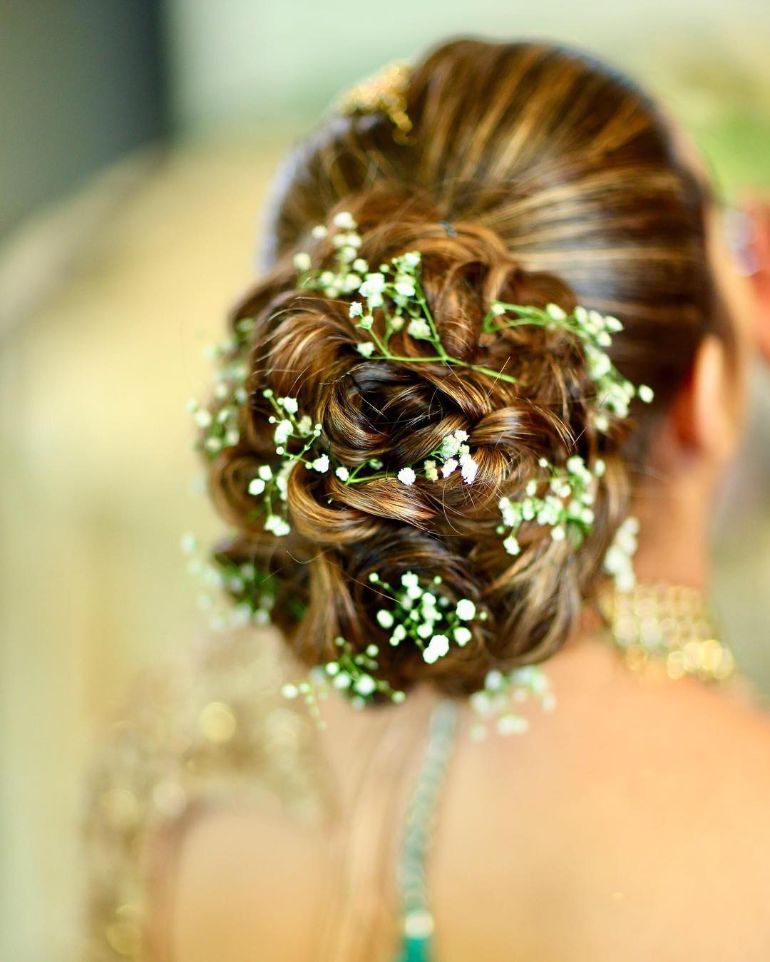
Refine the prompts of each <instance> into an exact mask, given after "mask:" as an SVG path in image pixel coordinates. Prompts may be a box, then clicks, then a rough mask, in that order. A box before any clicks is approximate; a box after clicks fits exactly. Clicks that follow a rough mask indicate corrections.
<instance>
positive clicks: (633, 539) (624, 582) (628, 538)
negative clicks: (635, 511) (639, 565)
mask: <svg viewBox="0 0 770 962" xmlns="http://www.w3.org/2000/svg"><path fill="white" fill-rule="evenodd" d="M638 535H639V521H638V520H637V519H636V518H635V517H633V516H632V515H629V516H628V517H627V518H626V519H625V521H623V522H622V524H620V526H619V527H618V530H617V531H616V532H615V537H614V539H613V542H612V544H611V545H610V547H609V549H608V550H607V554H606V555H605V556H604V571H605V572H606V574H608V575H609V576H610V577H611V578H612V579H613V581H614V582H615V587H616V588H617V590H618V591H622V592H626V591H631V590H632V589H633V588H634V586H635V585H636V575H635V573H634V563H633V559H634V555H635V554H636V549H637V543H638Z"/></svg>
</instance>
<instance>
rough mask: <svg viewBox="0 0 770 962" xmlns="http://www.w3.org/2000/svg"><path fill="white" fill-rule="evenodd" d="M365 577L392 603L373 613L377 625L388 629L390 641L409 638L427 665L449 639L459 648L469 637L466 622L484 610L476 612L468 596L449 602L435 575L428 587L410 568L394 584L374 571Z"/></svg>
mask: <svg viewBox="0 0 770 962" xmlns="http://www.w3.org/2000/svg"><path fill="white" fill-rule="evenodd" d="M369 581H370V583H371V584H372V585H374V586H376V588H377V590H378V591H380V592H381V593H382V594H383V595H385V596H386V597H387V598H388V599H389V600H390V601H391V602H392V603H393V607H392V608H390V607H388V608H380V609H379V610H378V611H377V615H376V618H377V623H378V625H379V626H380V627H381V628H382V629H384V630H385V631H388V632H390V639H389V640H390V644H391V645H394V646H397V645H400V644H402V643H403V642H409V641H411V642H412V643H414V644H415V645H416V646H417V647H418V648H419V649H420V650H421V651H422V657H423V660H424V661H425V662H427V664H429V665H432V664H433V663H434V662H436V661H438V659H439V658H443V657H444V655H446V654H448V653H449V649H450V646H451V643H452V642H454V643H455V644H456V645H458V646H459V647H460V648H462V647H464V646H465V645H467V644H468V642H469V641H470V640H471V638H472V637H473V634H472V632H471V630H470V628H469V627H468V624H469V623H470V622H472V621H474V620H480V621H484V620H485V619H486V612H483V611H482V612H480V613H477V611H476V605H475V604H474V602H473V601H471V600H470V599H469V598H462V599H461V600H460V601H458V602H457V604H456V605H454V606H453V605H452V603H451V602H450V601H449V599H448V598H447V597H446V596H445V595H444V594H443V593H442V592H441V587H440V586H441V578H440V577H439V576H436V577H435V578H433V579H432V581H431V583H430V587H429V588H426V587H424V586H423V584H422V583H421V582H420V578H419V577H418V575H417V574H415V572H413V571H407V572H405V573H404V574H403V575H402V576H401V584H400V586H399V587H398V588H393V587H392V586H391V585H389V584H388V583H387V582H386V581H383V579H382V578H381V577H380V576H379V575H378V574H377V573H372V574H371V575H369Z"/></svg>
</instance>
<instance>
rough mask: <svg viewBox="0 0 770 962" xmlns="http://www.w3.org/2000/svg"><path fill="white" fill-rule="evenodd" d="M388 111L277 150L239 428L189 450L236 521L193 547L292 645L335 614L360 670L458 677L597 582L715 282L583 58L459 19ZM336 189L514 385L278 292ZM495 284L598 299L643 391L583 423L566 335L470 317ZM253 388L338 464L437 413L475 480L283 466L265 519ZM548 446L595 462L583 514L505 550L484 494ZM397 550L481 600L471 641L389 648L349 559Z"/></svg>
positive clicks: (316, 253) (442, 316)
mask: <svg viewBox="0 0 770 962" xmlns="http://www.w3.org/2000/svg"><path fill="white" fill-rule="evenodd" d="M407 112H408V115H409V117H410V119H411V121H412V124H413V129H412V132H411V134H410V137H409V138H408V141H407V142H399V140H398V139H397V138H395V137H394V131H393V126H392V124H391V122H390V120H389V119H388V117H387V116H386V115H385V114H379V113H375V114H370V115H364V116H346V117H339V116H338V117H335V118H334V119H332V120H331V121H330V122H329V123H327V124H326V125H325V126H323V127H322V128H321V129H320V130H319V131H318V132H317V133H316V134H315V135H314V136H313V137H312V138H310V139H309V140H308V141H307V142H306V143H305V144H303V145H301V146H300V147H299V148H298V149H297V150H296V151H295V152H294V153H293V155H292V156H291V157H290V158H289V160H288V162H287V164H286V166H285V168H284V170H283V173H282V174H281V177H280V178H279V191H278V195H277V198H276V202H275V205H274V207H273V209H272V215H271V222H270V225H269V230H268V242H267V253H266V259H267V267H268V271H267V274H266V276H265V278H264V279H263V280H262V281H261V282H260V283H259V284H258V285H257V286H256V288H255V289H254V290H253V291H252V292H251V293H249V295H248V296H247V297H246V298H245V299H244V300H243V302H242V304H241V305H240V306H239V307H238V309H237V310H236V312H235V314H234V318H233V322H234V323H236V324H237V322H238V321H240V320H242V319H244V318H253V319H254V327H253V335H252V336H251V339H250V340H249V342H248V346H247V347H246V348H244V349H243V350H244V355H243V356H244V358H245V359H246V360H247V363H248V370H249V373H248V381H247V388H248V393H249V400H248V402H247V403H245V404H244V405H243V406H242V410H241V411H240V437H241V440H240V442H239V443H238V444H237V445H236V446H234V447H230V448H226V449H225V450H224V451H222V452H221V453H220V454H218V455H217V456H216V457H215V458H214V459H213V460H212V462H211V465H210V482H211V490H212V492H213V496H214V499H215V502H216V504H217V505H218V507H219V509H220V511H221V513H222V515H223V516H224V518H225V519H226V520H227V522H228V523H229V524H231V525H232V526H233V527H234V529H235V534H234V536H233V537H232V538H231V539H230V540H229V541H228V542H227V543H226V544H224V545H221V546H220V547H219V549H218V552H219V554H218V557H219V558H220V559H226V560H231V561H236V562H239V563H240V562H245V561H254V562H256V563H258V564H259V565H260V566H262V567H263V568H265V569H267V570H268V571H269V572H270V573H271V574H272V576H273V579H272V580H273V583H274V587H275V590H276V601H275V609H274V620H275V622H276V623H277V624H278V626H279V627H280V628H281V629H282V631H283V633H284V634H285V636H286V638H287V640H288V642H289V643H290V645H291V646H292V648H293V649H294V651H295V652H296V653H297V654H298V655H299V657H300V658H301V659H302V660H303V661H304V662H305V663H307V664H310V665H315V664H318V663H320V662H323V661H326V660H327V659H330V658H334V657H335V648H334V639H335V638H336V637H337V636H343V637H344V638H346V639H347V640H348V641H349V642H350V643H351V644H352V645H353V646H354V648H356V649H358V650H362V649H363V648H364V647H365V646H366V645H367V644H369V643H371V642H372V641H375V642H380V643H381V645H380V647H381V652H382V655H381V668H380V671H379V675H380V676H382V677H384V678H385V679H387V680H388V681H389V682H390V683H391V685H392V686H393V687H394V688H406V687H408V686H409V685H410V684H412V683H414V682H415V681H417V680H419V679H423V678H424V679H428V680H430V681H432V682H433V683H435V684H436V685H437V686H439V687H440V688H442V689H443V690H444V691H447V692H450V693H467V692H470V691H472V690H474V689H477V688H479V687H480V685H481V683H482V682H483V678H484V675H485V673H486V672H487V671H489V670H490V669H491V668H501V669H508V668H511V667H514V666H516V665H520V664H525V663H530V662H535V661H538V660H541V659H543V658H545V657H547V656H548V655H549V654H551V653H553V652H554V651H555V650H556V649H557V648H558V647H559V646H560V645H561V644H562V643H563V641H564V640H565V639H566V637H567V635H568V634H569V632H570V630H571V629H572V627H573V625H574V623H575V619H576V616H577V614H578V612H579V610H580V606H581V604H583V603H584V601H585V600H586V599H588V598H590V597H591V596H592V594H593V592H594V590H595V588H596V586H597V584H598V582H599V580H600V579H601V576H602V559H603V557H604V554H605V552H606V550H607V548H608V546H609V544H610V543H611V541H612V538H613V536H614V534H615V532H616V530H617V527H618V525H619V523H620V522H621V521H622V519H623V517H624V516H625V514H626V512H627V510H628V504H629V497H630V492H631V491H632V488H633V484H632V482H633V475H634V472H635V471H638V470H640V469H641V467H642V465H643V457H644V448H645V440H646V438H647V436H648V435H649V428H650V425H651V424H652V423H653V421H654V418H655V417H656V415H657V414H659V413H660V412H661V411H662V410H664V409H665V406H666V405H667V403H668V402H669V401H670V400H671V398H672V397H673V395H674V394H675V392H676V390H677V388H678V387H679V386H680V384H681V383H682V381H683V379H684V378H685V377H686V376H687V372H688V370H689V368H690V365H691V362H692V359H693V354H694V351H695V349H696V347H697V345H698V342H699V341H700V339H701V338H702V337H703V335H704V334H705V333H706V332H707V331H709V330H712V329H715V328H717V327H718V326H719V322H718V319H717V314H718V309H717V308H718V301H717V298H716V295H715V291H714V286H713V280H712V276H711V273H710V269H709V264H708V259H707V254H706V245H705V236H704V235H705V227H704V203H705V198H704V191H703V188H702V186H701V185H700V184H699V183H698V180H697V178H696V177H695V176H694V174H693V173H692V172H691V170H689V169H688V168H687V166H686V165H685V164H684V163H683V162H682V160H681V159H680V158H679V156H678V155H677V153H676V150H675V147H674V144H673V139H672V135H671V131H670V129H669V127H668V125H667V123H666V122H665V121H664V119H663V118H662V116H661V115H660V113H659V112H658V110H657V109H656V107H655V106H654V105H653V104H652V103H651V102H650V100H649V99H648V98H647V97H646V96H645V95H644V94H643V93H641V92H640V91H639V90H638V89H637V88H636V87H635V86H634V85H633V84H631V83H630V82H629V81H628V80H627V79H625V78H623V77H621V76H619V75H618V74H616V73H615V72H614V71H613V70H611V69H609V68H608V67H607V66H605V65H603V64H601V63H598V62H596V61H595V60H593V59H591V58H589V57H587V56H586V55H584V54H582V53H578V52H575V51H573V50H566V49H563V48H560V47H556V46H552V45H550V44H545V43H501V44H494V43H484V42H480V41H470V40H461V41H457V42H453V43H448V44H445V45H443V46H441V47H439V48H438V49H436V50H434V51H433V52H432V53H431V54H430V55H429V56H428V57H427V58H426V59H424V60H423V61H421V62H420V63H418V64H417V65H416V66H415V67H414V69H413V73H412V75H411V80H410V84H409V88H408V94H407ZM341 210H347V211H350V212H351V213H352V214H353V216H354V217H355V219H356V221H357V222H358V225H359V233H360V234H361V237H362V247H361V251H360V253H361V255H362V256H363V257H364V258H365V259H366V260H367V261H368V262H369V263H371V264H375V265H376V264H379V263H380V262H382V261H385V260H389V259H391V258H392V257H393V256H395V255H397V254H401V253H403V252H405V251H408V250H418V251H420V252H421V254H422V264H423V285H424V288H425V291H426V293H427V298H428V302H429V304H430V307H431V311H432V314H433V316H434V318H435V319H436V323H437V326H438V329H439V332H440V335H441V339H442V342H443V344H444V345H445V347H446V348H447V350H448V351H449V353H451V354H452V355H454V356H456V357H458V358H462V359H465V360H469V361H474V362H477V363H479V364H483V365H485V366H487V367H490V368H494V369H497V370H505V371H508V372H512V373H514V374H515V375H516V376H517V379H518V380H517V383H516V384H510V383H505V382H502V381H495V380H493V379H491V378H489V377H486V376H484V375H483V374H479V373H477V372H475V371H471V370H468V369H467V368H465V369H459V368H452V369H449V368H447V367H445V366H443V365H440V364H438V363H437V364H420V365H416V364H413V365H408V364H399V363H390V362H388V363H385V362H383V361H369V360H366V359H365V358H363V357H361V355H360V354H359V353H357V351H356V342H357V337H356V334H355V331H354V328H353V326H352V324H351V321H350V320H349V318H348V314H347V308H348V306H349V305H348V303H347V302H345V301H344V300H335V299H326V298H324V297H323V296H322V295H321V294H320V293H317V292H309V291H303V290H297V289H296V283H297V282H296V274H295V271H294V268H293V266H292V257H293V254H294V253H296V252H297V251H298V250H303V251H305V250H306V251H310V252H311V253H312V255H313V258H314V261H315V263H320V262H323V261H324V259H326V258H328V257H329V256H330V253H331V248H330V245H329V242H328V240H316V239H314V238H313V237H312V236H311V233H310V232H311V229H312V227H313V226H314V225H315V224H319V223H322V224H325V223H330V221H331V218H332V217H333V216H334V214H335V212H338V211H341ZM494 299H500V300H504V301H507V302H514V303H519V304H534V305H538V306H544V305H545V304H547V303H549V302H555V303H557V304H559V305H560V306H561V307H563V308H565V309H567V310H569V309H571V308H572V307H574V306H575V305H576V304H583V305H586V306H588V307H592V308H596V309H597V310H599V311H601V312H602V313H607V314H614V315H616V316H617V317H619V318H620V320H621V321H622V322H623V324H624V328H625V329H624V331H623V332H622V333H621V334H620V335H617V336H616V338H615V340H614V343H613V348H612V352H611V353H612V357H613V360H614V362H615V364H616V365H617V366H618V368H619V369H620V371H621V372H622V374H623V375H624V376H626V377H627V378H629V379H630V380H631V381H632V382H634V383H636V384H639V383H645V384H649V385H651V386H652V387H653V388H654V390H655V392H656V403H655V405H654V406H653V408H652V409H651V410H645V411H644V412H641V411H638V410H637V408H636V406H634V407H633V409H632V415H631V418H629V419H626V420H624V421H620V422H617V423H616V424H615V425H614V426H613V428H612V429H611V430H610V432H609V434H607V435H604V434H601V435H600V434H598V433H597V432H596V431H595V429H594V427H593V426H592V423H591V419H590V418H589V417H588V404H589V403H590V401H591V399H592V398H593V397H594V394H595V390H594V386H593V384H592V382H591V380H590V379H589V377H588V374H587V371H586V364H585V359H584V357H583V355H582V352H581V350H580V349H579V346H578V345H576V343H575V340H574V338H570V337H567V336H565V335H564V334H563V333H560V332H558V331H556V332H554V331H545V330H542V329H538V328H532V327H519V328H515V329H512V330H508V331H505V332H499V333H496V334H488V333H483V332H482V327H481V321H482V318H483V316H484V314H485V313H486V312H487V310H488V309H489V304H490V301H492V300H494ZM404 349H407V348H406V347H405V348H404ZM265 388H271V389H272V390H273V391H274V392H275V393H276V395H279V396H280V395H292V396H296V397H297V398H298V399H299V402H300V407H301V410H302V411H303V412H306V413H308V414H309V415H310V416H311V417H312V418H313V420H314V421H317V422H319V423H320V424H321V425H322V426H323V432H324V436H325V439H326V446H327V447H328V449H329V450H330V451H331V453H332V454H333V455H334V456H335V457H336V458H338V459H339V460H340V461H342V462H343V463H345V464H347V465H350V466H351V467H353V466H355V465H357V464H359V463H363V462H365V461H367V460H369V459H371V458H379V459H381V460H383V461H384V462H385V465H386V468H388V469H391V471H392V472H395V471H396V470H397V469H398V468H399V467H401V466H403V465H409V464H415V463H417V462H418V461H420V460H421V459H422V458H424V457H426V455H427V454H428V452H430V451H431V450H432V449H434V448H435V447H436V446H437V444H439V443H440V441H441V440H442V438H444V437H445V436H446V435H447V434H449V433H450V432H451V431H453V430H455V429H457V428H462V429H464V430H466V431H467V432H468V433H469V435H470V442H469V443H470V444H471V447H472V449H473V451H474V456H475V457H476V459H477V460H478V462H479V464H480V467H479V472H478V477H477V480H476V482H475V483H474V484H473V485H466V484H464V483H463V482H462V480H461V479H460V478H458V476H457V474H455V475H453V476H451V477H449V478H448V479H447V480H445V481H442V482H441V483H440V484H437V485H431V484H429V483H421V482H419V481H418V483H417V484H415V485H414V486H413V487H409V488H407V487H406V486H404V485H402V484H400V483H399V482H398V481H396V480H395V478H388V479H385V480H373V481H370V482H367V483H364V484H360V485H355V486H346V485H345V484H343V483H342V482H340V481H339V480H338V479H336V478H335V477H334V476H333V475H329V474H326V475H319V474H316V473H314V472H311V471H306V470H295V471H294V472H293V473H292V474H291V476H290V481H289V489H288V498H289V512H290V517H291V520H292V533H291V534H290V535H289V536H288V537H284V538H275V537H273V536H272V535H271V534H269V533H266V532H265V531H264V530H263V525H262V517H261V515H260V514H259V512H255V502H254V499H253V498H251V497H250V496H249V495H248V493H247V487H248V483H249V481H250V479H251V478H253V477H254V475H255V470H256V466H257V465H259V464H264V463H270V462H271V460H272V462H273V463H275V460H276V457H275V450H274V446H273V441H272V431H273V429H272V427H271V426H270V425H269V424H268V421H267V417H268V414H269V413H270V412H269V410H268V408H267V406H266V402H265V401H264V399H263V397H262V391H263V390H264V389H265ZM642 415H643V416H642ZM571 453H579V454H581V455H583V456H584V457H586V459H588V458H594V457H597V456H601V457H602V458H603V459H604V460H605V462H606V464H607V471H606V474H605V476H604V477H603V478H602V480H601V484H600V488H599V492H598V494H597V498H596V504H595V515H596V522H595V525H594V527H593V530H592V532H591V533H590V534H589V536H588V537H587V538H586V540H585V542H584V543H583V544H582V546H581V547H580V548H579V549H576V548H574V547H573V546H571V545H570V542H569V540H566V541H561V542H557V541H554V540H553V539H552V538H550V537H549V536H548V532H547V531H546V532H545V533H544V532H543V529H542V528H540V527H538V526H537V525H530V526H529V528H530V529H531V530H524V529H522V534H521V536H520V541H521V544H522V549H523V550H522V552H521V554H520V555H518V556H516V557H512V556H511V555H509V554H507V553H506V552H505V550H504V548H503V546H502V538H501V536H500V534H499V533H498V532H497V530H496V528H497V525H498V524H499V510H498V501H499V498H500V496H501V495H503V494H505V495H508V496H511V497H517V496H521V493H522V491H523V488H524V486H525V485H526V483H527V481H528V480H529V479H530V478H531V477H533V476H534V475H535V472H536V470H537V467H536V466H537V460H538V458H540V457H542V456H545V457H547V458H548V459H549V460H550V461H554V462H557V463H560V462H563V460H564V458H566V457H567V456H569V454H571ZM407 570H415V571H418V572H420V573H421V574H423V575H424V576H425V577H426V578H428V577H433V576H436V575H440V576H441V578H442V579H443V586H442V591H443V592H444V593H445V594H447V595H448V596H449V598H450V600H457V599H459V598H469V599H471V600H472V601H474V602H475V604H476V605H477V606H478V608H479V609H480V610H481V611H483V612H484V613H485V615H486V620H484V621H480V622H476V623H474V626H473V639H472V641H471V642H469V643H468V644H467V645H466V646H465V647H463V648H459V647H455V646H453V647H452V648H451V650H450V652H449V653H448V654H447V655H446V656H445V657H443V658H441V659H439V660H438V662H436V663H435V664H432V665H428V664H426V663H425V662H424V661H423V659H422V657H421V654H420V652H419V651H417V650H416V649H413V650H408V649H407V648H405V647H398V648H391V647H389V646H388V645H387V644H386V643H385V639H386V635H385V633H384V632H383V631H382V629H381V628H380V627H379V626H378V624H377V622H376V620H375V618H374V615H375V612H376V610H377V608H378V607H380V606H381V605H380V602H379V599H378V596H377V592H376V590H375V588H374V587H373V586H372V585H371V584H370V582H369V578H368V576H369V574H370V573H372V572H374V571H376V572H378V573H379V574H380V575H381V576H382V577H384V578H385V579H386V580H388V581H390V582H391V583H395V582H396V581H397V580H398V578H399V577H400V575H401V574H403V573H404V572H405V571H407Z"/></svg>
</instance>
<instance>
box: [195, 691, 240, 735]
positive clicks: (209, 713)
mask: <svg viewBox="0 0 770 962" xmlns="http://www.w3.org/2000/svg"><path fill="white" fill-rule="evenodd" d="M198 726H199V728H200V730H201V732H202V733H203V737H204V738H206V739H208V741H210V742H214V743H216V744H220V743H222V742H227V741H230V739H231V738H232V737H233V735H234V734H235V731H236V729H237V728H238V722H237V720H236V718H235V715H234V714H233V710H232V708H230V706H229V705H226V704H225V703H224V702H222V701H212V702H209V703H208V705H206V706H205V707H204V708H203V709H202V710H201V713H200V715H199V716H198Z"/></svg>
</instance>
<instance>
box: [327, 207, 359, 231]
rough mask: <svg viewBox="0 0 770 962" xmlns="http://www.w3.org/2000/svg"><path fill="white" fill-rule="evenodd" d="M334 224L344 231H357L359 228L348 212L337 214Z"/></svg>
mask: <svg viewBox="0 0 770 962" xmlns="http://www.w3.org/2000/svg"><path fill="white" fill-rule="evenodd" d="M332 223H333V224H334V226H335V227H341V228H342V229H343V230H355V229H356V227H357V226H358V225H357V224H356V222H355V220H354V218H353V215H352V214H351V213H350V211H347V210H341V211H340V212H339V213H338V214H335V215H334V218H333V220H332Z"/></svg>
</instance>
